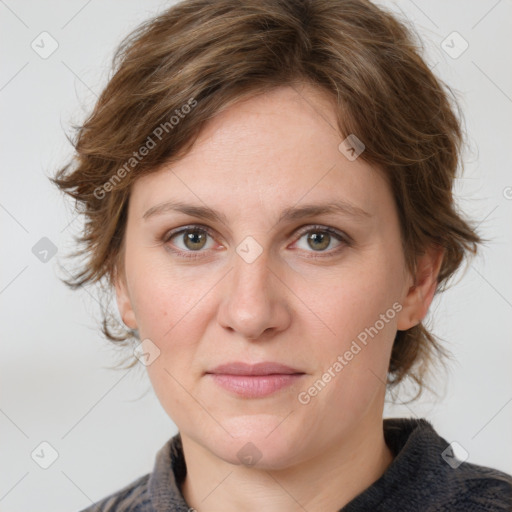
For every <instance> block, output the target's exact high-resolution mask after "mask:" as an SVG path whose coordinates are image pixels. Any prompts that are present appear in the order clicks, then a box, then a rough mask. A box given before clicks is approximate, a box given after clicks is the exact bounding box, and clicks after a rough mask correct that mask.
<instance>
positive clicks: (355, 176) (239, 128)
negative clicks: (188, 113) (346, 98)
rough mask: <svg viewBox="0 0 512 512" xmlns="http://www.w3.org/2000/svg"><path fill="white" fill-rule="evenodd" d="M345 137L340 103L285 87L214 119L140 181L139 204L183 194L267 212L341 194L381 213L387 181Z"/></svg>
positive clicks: (192, 199) (194, 199)
mask: <svg viewBox="0 0 512 512" xmlns="http://www.w3.org/2000/svg"><path fill="white" fill-rule="evenodd" d="M197 108H200V104H199V105H198V107H197ZM362 138H363V137H362ZM342 140H343V137H342V136H341V135H340V133H339V131H338V128H337V116H336V110H335V105H334V102H333V101H332V99H331V98H329V97H328V96H327V95H325V93H323V91H321V90H319V89H316V88H313V87H311V86H303V87H301V88H296V87H293V88H292V87H281V88H278V89H275V90H272V91H270V92H267V93H265V94H261V95H257V96H254V97H252V98H249V99H245V100H243V101H240V102H238V103H235V104H234V105H231V106H230V107H229V108H228V109H226V110H225V111H223V112H221V113H220V114H218V115H217V116H216V117H214V118H213V119H212V120H210V122H209V123H207V124H206V125H205V127H204V128H203V130H202V131H201V133H200V135H199V137H198V138H197V140H196V142H195V144H194V146H193V147H192V148H191V150H190V151H189V153H188V154H187V155H186V156H184V157H183V158H182V159H181V160H179V161H178V162H174V163H172V165H167V166H165V165H164V166H162V168H160V169H159V170H157V171H155V172H153V173H151V174H149V175H147V176H144V177H143V178H140V179H138V180H137V181H136V182H135V184H134V187H133V190H132V196H133V197H132V200H133V203H134V207H136V208H137V209H139V210H141V209H144V211H146V210H147V209H148V208H151V207H152V206H155V205H157V204H159V203H161V202H165V201H168V200H176V199H179V200H180V201H183V200H187V201H189V202H193V203H194V204H200V203H201V202H203V203H204V204H206V205H208V206H210V207H214V205H215V208H216V209H219V210H221V209H222V206H223V205H224V206H226V205H232V206H233V205H238V211H240V210H241V209H243V208H244V207H245V208H249V207H264V208H265V210H266V211H268V210H272V209H273V207H275V208H276V207H278V206H285V205H292V204H296V203H298V202H307V203H311V202H318V201H325V200H333V199H336V198H339V199H342V200H345V201H346V202H350V203H352V204H354V205H357V206H359V207H360V208H362V209H365V210H366V211H369V212H370V213H372V214H375V213H378V209H379V204H381V206H383V207H384V206H386V204H385V203H386V197H385V196H386V193H387V194H388V195H389V191H387V190H386V183H385V180H384V178H383V176H382V174H381V173H380V172H379V171H378V169H375V168H374V167H372V166H371V165H369V164H368V163H367V162H364V161H363V160H362V159H361V158H357V159H356V160H353V161H351V160H349V159H348V158H347V157H346V156H345V155H344V154H343V153H342V152H341V151H340V149H339V145H340V143H341V141H342ZM387 199H388V200H389V197H388V198H387ZM275 208H274V209H275Z"/></svg>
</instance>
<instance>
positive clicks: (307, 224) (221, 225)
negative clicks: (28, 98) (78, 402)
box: [116, 85, 442, 512]
mask: <svg viewBox="0 0 512 512" xmlns="http://www.w3.org/2000/svg"><path fill="white" fill-rule="evenodd" d="M198 108H200V105H199V106H198ZM336 126H337V123H336V117H335V113H334V106H333V104H332V103H331V101H330V99H329V98H328V97H327V96H325V95H324V93H323V92H322V91H320V90H317V89H315V88H314V87H312V86H309V85H305V86H303V87H301V88H295V87H294V88H292V87H281V88H278V89H275V90H274V91H272V92H270V93H266V94H265V95H258V96H255V97H252V98H250V99H249V100H244V101H242V102H239V103H237V104H235V105H233V106H231V107H230V108H228V109H227V110H225V111H224V112H223V113H221V114H219V115H218V116H217V117H216V118H214V119H213V120H211V121H210V123H209V124H208V125H207V126H206V127H205V128H204V129H203V131H202V132H201V135H200V137H199V139H198V140H197V141H196V143H195V145H194V147H193V148H192V150H191V151H190V152H189V153H188V154H187V156H185V157H184V158H183V159H182V160H180V161H179V162H178V163H174V164H172V166H171V165H168V166H163V167H162V168H161V169H158V170H156V171H155V172H154V173H151V174H149V175H147V176H144V177H142V178H139V179H138V180H137V181H136V182H135V184H134V186H133V188H132V193H131V197H130V206H129V213H128V221H127V229H126V234H125V239H124V246H123V269H122V271H121V272H119V275H120V277H119V279H118V280H117V282H116V293H117V301H118V306H119V310H120V313H121V316H122V318H123V321H124V322H125V323H126V325H128V326H130V327H132V328H137V329H138V330H139V334H140V338H141V340H144V339H150V340H151V342H152V343H154V344H155V345H156V346H157V347H158V349H159V350H160V354H159V356H158V357H157V358H156V359H155V360H154V361H153V362H152V363H151V364H150V365H149V366H148V367H147V370H148V374H149V377H150V380H151V383H152V385H153V387H154V389H155V392H156V394H157V396H158V398H159V400H160V402H161V404H162V406H163V408H164V409H165V411H166V412H167V413H168V415H169V416H170V418H172V420H173V421H174V423H175V424H176V425H177V426H178V428H179V430H180V432H181V436H182V439H183V446H184V453H185V458H186V463H187V478H186V480H185V482H184V485H183V486H182V491H183V494H184V496H185V499H186V500H187V502H188V504H189V505H190V506H192V507H194V508H196V509H197V510H198V511H200V512H209V511H218V510H224V511H231V510H246V511H251V510H266V511H274V510H276V511H277V510H279V511H280V512H283V511H284V512H286V511H297V510H303V508H302V507H304V508H305V509H307V510H308V511H310V512H313V511H323V512H325V511H326V510H338V509H339V508H341V507H342V506H344V505H345V504H346V503H347V502H348V501H350V500H351V499H352V498H353V497H355V496H356V495H357V494H359V493H360V492H362V491H363V490H364V489H365V488H367V487H368V486H369V485H371V483H373V482H374V481H375V480H377V479H378V478H379V477H380V476H381V475H382V473H383V472H384V471H385V469H386V468H387V467H388V466H389V464H390V463H391V461H392V458H393V456H392V454H391V452H390V450H389V449H388V448H387V446H386V444H385V442H384V437H383V431H382V413H383V404H384V396H385V381H386V376H387V368H388V364H389V358H390V355H391V348H392V344H393V340H394V337H395V334H396V331H397V329H400V330H404V329H408V328H410V327H412V326H414V325H416V324H417V323H418V322H419V321H420V320H421V319H422V318H423V317H424V316H425V315H426V313H427V310H428V307H429V305H430V303H431V300H432V298H433V294H434V291H435V287H436V277H437V274H438V271H439V266H440V263H441V258H442V254H441V253H440V252H439V251H437V252H436V251H434V250H430V251H427V252H426V253H425V254H424V255H423V256H422V257H421V258H420V259H419V260H418V273H417V275H416V276H411V275H410V274H409V273H408V272H407V271H406V268H405V260H404V255H403V252H402V246H401V243H400V226H399V222H398V217H397V212H396V207H395V203H394V199H393V196H392V194H391V191H390V189H389V187H388V184H387V182H386V180H385V179H384V177H383V175H382V174H381V172H380V171H379V170H378V169H376V168H374V167H372V166H370V165H369V164H367V163H366V162H364V161H363V160H362V159H361V158H357V159H356V160H354V161H350V160H349V159H348V158H346V156H345V155H344V154H343V153H342V152H341V151H340V150H339V149H338V146H339V144H340V142H341V141H342V137H341V136H340V134H339V133H338V132H337V130H336V129H335V127H336ZM356 135H357V134H356ZM359 135H360V134H359ZM360 138H361V139H364V137H363V136H361V137H360ZM171 200H173V201H181V202H184V203H189V204H193V205H198V206H208V207H210V208H213V209H215V210H218V211H219V212H221V213H223V214H224V215H225V217H226V219H225V221H222V222H221V221H217V220H204V219H201V218H197V217H194V216H190V215H187V214H184V213H180V212H175V211H164V212H160V213H159V214H154V215H151V216H149V217H147V218H143V215H144V213H145V212H146V211H148V210H149V209H150V208H153V207H155V206H158V205H161V204H163V203H165V202H167V201H171ZM332 200H344V201H348V202H350V203H351V204H352V205H355V206H357V207H359V208H361V209H363V210H365V211H366V212H367V213H368V214H369V216H367V217H366V216H364V217H360V218H357V217H352V216H349V215H345V214H343V215H342V214H337V213H334V214H328V215H315V216H309V217H307V218H302V219H296V220H287V221H285V222H278V218H279V216H280V214H281V212H282V211H283V210H284V209H285V208H287V207H300V206H303V205H304V204H306V203H307V204H310V203H323V204H325V203H327V202H329V201H332ZM197 224H199V225H200V226H202V227H203V228H210V229H211V232H212V234H211V235H209V234H203V238H199V239H197V238H196V240H195V242H194V243H195V244H196V245H194V243H190V242H188V244H187V239H186V238H185V237H184V233H181V234H178V235H175V236H173V237H172V238H171V239H169V237H167V239H166V238H165V235H166V233H169V231H171V230H174V229H176V228H183V227H190V226H191V225H192V228H191V232H192V233H194V227H193V226H194V225H197ZM315 225H320V227H321V228H326V227H330V228H333V229H335V230H337V231H339V232H340V233H341V234H346V235H348V236H349V237H350V239H351V240H352V241H351V242H350V243H349V244H346V243H345V242H343V241H340V240H338V239H337V238H336V237H335V236H334V235H331V236H330V238H329V234H326V233H325V231H322V229H319V228H315V227H314V226H315ZM301 230H304V232H300V231H301ZM313 233H316V234H317V236H318V235H321V234H324V235H325V236H324V238H323V239H322V240H323V241H316V242H315V241H314V240H313V241H311V240H310V241H309V243H308V234H313ZM200 235H201V234H199V236H200ZM249 236H250V237H253V238H254V239H255V240H256V241H257V243H258V244H259V247H260V248H261V250H262V252H261V254H260V255H259V256H258V257H257V258H256V259H255V260H254V261H252V262H250V263H248V262H247V261H246V260H245V259H244V258H243V257H241V256H240V255H239V253H238V252H237V247H239V246H240V247H245V248H247V247H249V252H251V254H254V252H253V251H254V250H255V249H254V247H255V246H254V245H244V243H243V242H247V240H246V237H249ZM198 240H199V241H198ZM240 244H241V245H240ZM171 248H174V249H175V250H177V251H179V250H181V251H183V252H187V251H188V254H191V253H192V254H193V255H196V256H198V257H197V258H196V259H187V258H185V257H184V256H180V255H179V254H176V253H173V252H172V250H171ZM393 304H398V305H399V308H400V311H399V312H396V314H395V315H393V318H392V319H389V316H391V315H390V314H388V315H387V316H386V318H387V319H388V321H387V322H383V323H384V327H383V328H381V329H380V330H379V331H378V334H377V335H375V336H373V337H372V338H369V341H368V343H367V344H366V345H365V346H362V345H361V344H359V345H360V346H361V350H360V351H359V352H358V353H357V354H356V355H354V356H353V358H352V359H351V360H350V361H348V362H347V364H346V365H344V366H343V369H342V370H341V371H338V372H334V373H335V376H334V377H332V378H331V379H330V381H329V382H328V383H326V385H325V387H323V388H322V389H321V391H319V392H318V393H317V394H316V395H315V396H313V397H311V399H310V401H309V402H308V403H307V404H304V403H301V402H300V401H299V400H298V396H299V393H301V392H304V391H305V390H306V391H307V390H308V388H310V387H311V386H312V384H313V383H314V382H315V381H318V379H321V378H322V375H323V374H324V373H325V372H326V371H327V369H328V368H332V367H333V363H334V362H335V361H337V358H338V356H340V355H342V356H343V354H344V353H345V352H346V351H347V350H348V349H349V348H350V346H351V343H352V342H353V340H355V339H357V336H358V335H359V334H360V333H361V332H363V331H364V330H365V328H369V327H370V326H375V325H376V322H377V320H379V318H382V317H381V316H380V315H383V314H386V311H388V310H389V309H390V308H392V306H393ZM379 325H380V324H379ZM232 361H244V362H249V363H256V362H261V361H273V362H279V363H283V364H286V365H288V366H292V367H294V368H296V369H299V370H300V371H301V372H304V373H305V375H303V376H302V377H301V378H299V379H297V381H296V384H294V385H292V386H290V387H287V388H284V389H282V390H279V391H277V392H275V393H274V394H271V395H270V396H267V397H263V398H242V397H238V396H235V395H233V394H231V393H230V392H228V391H226V390H224V389H223V388H221V387H219V386H218V385H217V384H216V383H215V382H214V381H213V380H212V378H211V376H208V375H205V372H206V371H208V370H211V369H212V368H214V367H215V366H216V365H219V364H222V363H227V362H232ZM331 372H332V371H331ZM247 443H252V445H248V446H249V447H247V446H246V445H247ZM253 445H254V447H256V449H257V450H256V449H255V448H253ZM244 446H246V448H245V449H246V450H249V451H251V450H252V452H251V453H252V454H254V459H256V458H258V457H260V458H259V459H258V461H257V462H256V463H255V464H253V465H251V466H247V465H243V464H241V460H240V458H239V456H238V455H237V453H238V452H239V450H240V449H241V448H243V447H244Z"/></svg>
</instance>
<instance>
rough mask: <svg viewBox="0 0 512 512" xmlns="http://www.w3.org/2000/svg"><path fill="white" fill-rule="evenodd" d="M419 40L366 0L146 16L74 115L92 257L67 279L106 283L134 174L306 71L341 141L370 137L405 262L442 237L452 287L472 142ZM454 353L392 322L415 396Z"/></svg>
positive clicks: (238, 1) (69, 185)
mask: <svg viewBox="0 0 512 512" xmlns="http://www.w3.org/2000/svg"><path fill="white" fill-rule="evenodd" d="M418 39H419V38H418ZM422 49H423V48H422V46H421V43H418V42H416V40H415V38H414V37H413V30H412V29H411V28H407V26H406V24H405V23H404V22H401V21H399V20H398V19H397V17H396V16H395V15H394V14H391V13H390V12H387V11H386V10H385V9H383V8H380V7H377V6H376V5H374V4H372V3H371V2H369V1H367V0H215V1H208V0H185V1H183V2H181V3H179V4H176V5H175V6H173V7H171V8H170V9H168V10H167V11H165V12H163V13H162V14H160V15H158V16H157V17H155V18H154V19H151V20H149V21H147V22H145V23H144V24H142V25H141V26H140V27H139V28H137V29H136V30H135V31H134V32H133V33H132V34H130V35H129V36H128V37H127V38H126V39H125V40H124V41H123V42H122V43H121V45H120V46H119V48H118V50H117V52H116V54H115V56H114V60H113V75H112V77H111V79H110V81H109V82H108V85H107V86H106V88H105V89H104V90H103V92H102V94H101V96H100V98H99V100H98V101H97V103H96V106H95V108H94V110H93V112H92V113H91V115H90V116H89V117H88V119H86V121H85V123H84V124H83V125H82V126H80V127H78V130H77V134H76V139H75V141H74V147H75V150H76V155H75V157H74V158H73V160H72V161H71V162H70V163H68V165H66V166H65V167H63V168H62V169H60V170H59V171H58V173H57V175H56V177H55V178H54V179H53V181H54V182H55V183H56V184H57V186H58V187H60V189H61V190H63V191H65V192H66V193H67V194H69V195H70V196H71V197H73V198H74V199H75V200H76V203H75V204H76V207H77V208H78V209H79V211H80V212H81V213H82V214H83V215H84V216H85V228H84V231H83V233H82V236H81V237H80V238H79V242H80V244H81V249H79V250H78V251H77V252H75V255H81V256H86V262H85V263H84V264H83V266H82V268H81V270H80V271H79V272H78V273H77V274H76V275H75V276H74V277H73V279H68V280H67V281H66V280H65V282H67V284H68V285H69V286H71V287H74V288H76V287H79V286H81V285H82V284H85V283H102V284H103V285H104V286H106V289H109V288H110V289H111V285H112V284H113V279H114V278H115V273H116V271H119V268H120V264H121V263H122V261H121V258H120V256H121V255H122V246H123V243H122V242H123V235H124V231H125V225H126V218H127V206H128V200H129V195H130V187H131V184H132V183H133V182H134V181H135V180H137V179H138V178H139V177H140V176H142V175H144V174H147V173H150V172H154V171H155V170H156V169H157V168H158V166H160V165H161V164H163V163H165V162H170V161H175V160H178V159H179V158H180V157H181V156H183V155H184V154H185V153H186V152H187V151H188V149H190V147H191V146H192V144H193V142H194V141H195V138H196V137H197V135H198V134H199V132H200V130H201V127H202V126H203V125H204V123H205V122H206V121H207V120H208V119H211V118H212V117H214V116H215V115H216V114H218V113H219V112H221V111H222V110H224V109H226V108H227V107H228V106H230V105H231V104H233V103H234V102H235V101H238V100H239V99H242V98H244V97H250V96H252V95H255V94H258V93H261V92H265V91H268V90H270V89H272V88H275V87H278V86H282V85H293V84H295V83H300V82H302V83H304V82H307V83H310V84H313V85H315V86H316V87H318V88H321V89H322V90H323V91H325V93H327V94H328V95H330V97H332V98H333V100H334V102H335V105H337V116H338V128H339V130H340V133H341V134H342V135H341V137H342V138H341V139H340V142H341V140H343V139H344V138H345V137H346V136H348V135H349V134H355V135H356V136H357V137H358V138H359V139H360V140H362V141H363V143H364V144H365V151H364V152H363V153H362V154H361V155H360V158H362V159H364V160H365V161H367V162H369V163H371V164H375V165H376V166H379V167H380V168H382V169H383V170H384V173H385V176H386V178H387V179H388V182H389V183H390V186H391V189H392V192H393V194H394V198H395V201H396V206H397V209H398V213H399V219H400V224H401V233H402V242H403V250H404V254H405V258H406V262H407V267H408V269H409V270H410V271H411V272H415V269H416V267H415V262H416V258H417V256H418V255H419V254H421V253H422V251H424V250H425V249H426V248H427V247H428V246H429V245H430V244H432V243H434V244H439V245H441V246H443V247H444V249H445V256H444V259H443V262H442V266H441V269H440V273H439V278H438V289H437V291H436V293H437V292H439V291H442V290H444V289H445V288H446V282H447V280H448V278H449V277H450V276H452V275H453V274H454V272H455V271H456V270H457V268H458V267H459V266H460V264H461V263H462V261H463V259H464V257H465V256H466V253H468V252H471V253H473V254H476V252H477V244H478V243H480V242H482V239H481V238H480V237H479V236H478V235H477V234H476V232H475V231H474V230H473V229H472V228H471V227H470V225H469V223H468V222H467V221H465V220H464V219H463V218H462V216H461V215H460V214H459V212H458V211H457V208H456V205H455V203H454V198H453V195H452V187H453V183H454V179H455V177H456V172H457V167H458V165H459V161H460V152H461V148H462V143H463V138H462V135H463V133H462V129H461V123H460V121H459V119H458V117H457V116H456V115H455V113H454V111H453V106H457V103H456V102H453V106H452V104H451V101H450V100H449V98H448V95H447V92H448V91H449V92H451V89H450V88H449V87H448V86H446V85H445V84H444V83H443V82H441V81H440V80H439V79H438V78H436V77H435V76H434V75H433V73H432V72H431V70H430V69H429V67H428V66H427V64H426V63H425V62H424V60H423V59H422V57H421V56H420V55H421V52H422ZM457 109H458V112H459V115H460V109H459V108H458V106H457ZM144 148H145V149H144ZM103 332H104V334H105V335H106V336H107V337H108V338H109V339H111V340H112V341H115V342H117V343H119V344H122V345H124V344H126V343H127V341H126V340H129V339H137V336H138V334H137V332H136V331H130V330H127V329H126V328H125V326H121V325H120V324H119V322H116V320H115V317H114V316H113V314H112V311H111V310H110V309H109V308H108V307H104V316H103ZM447 355H448V352H447V351H446V350H445V348H444V347H443V346H442V345H441V344H440V343H439V341H438V340H437V339H436V338H435V337H434V335H432V334H431V333H430V332H429V331H428V330H427V329H426V328H425V326H424V325H423V324H421V323H420V324H418V325H416V326H415V327H412V328H411V329H409V330H407V331H399V332H397V335H396V338H395V341H394V345H393V350H392V356H391V360H390V363H389V373H388V386H390V387H392V386H394V385H396V384H398V383H399V382H401V381H402V380H403V379H404V378H405V377H406V376H409V377H410V378H412V380H413V381H414V382H415V383H416V384H417V385H418V387H419V392H418V394H417V395H416V396H419V395H420V394H421V392H422V390H423V386H424V385H425V382H424V377H425V375H426V372H427V369H428V367H429V364H430V363H431V362H432V361H433V360H438V361H442V359H443V358H444V357H446V356H447ZM435 356H437V357H435ZM135 362H136V360H135V359H134V360H133V362H132V364H131V365H130V367H131V366H132V365H133V364H135ZM427 387H428V386H427Z"/></svg>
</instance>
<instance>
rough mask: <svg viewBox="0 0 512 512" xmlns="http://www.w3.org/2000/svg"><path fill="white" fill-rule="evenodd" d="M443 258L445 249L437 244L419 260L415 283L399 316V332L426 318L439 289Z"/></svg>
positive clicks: (414, 277)
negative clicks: (438, 279) (438, 280)
mask: <svg viewBox="0 0 512 512" xmlns="http://www.w3.org/2000/svg"><path fill="white" fill-rule="evenodd" d="M443 256H444V248H443V247H441V246H439V245H437V244H435V245H432V246H431V247H430V248H429V249H428V250H427V251H425V253H424V254H423V255H421V256H420V257H419V258H418V260H417V269H416V275H415V276H413V279H414V282H413V283H412V285H411V286H410V287H409V290H408V292H407V296H406V297H405V299H404V301H403V303H402V306H403V309H402V311H400V314H399V315H398V321H397V329H398V330H399V331H405V330H407V329H410V328H411V327H414V326H415V325H418V324H419V323H420V322H421V321H422V320H423V318H424V317H425V316H426V314H427V312H428V308H429V307H430V304H431V303H432V300H433V298H434V294H435V292H436V289H437V284H438V282H437V278H438V275H439V271H440V269H441V264H442V261H443Z"/></svg>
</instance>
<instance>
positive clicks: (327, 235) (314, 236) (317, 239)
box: [297, 227, 348, 253]
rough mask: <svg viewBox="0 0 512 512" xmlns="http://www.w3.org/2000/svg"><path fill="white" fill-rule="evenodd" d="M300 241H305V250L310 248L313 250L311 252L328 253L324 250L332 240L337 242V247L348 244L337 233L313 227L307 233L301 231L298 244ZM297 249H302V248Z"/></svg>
mask: <svg viewBox="0 0 512 512" xmlns="http://www.w3.org/2000/svg"><path fill="white" fill-rule="evenodd" d="M302 239H305V240H306V244H307V247H306V248H305V250H308V248H311V249H313V252H329V253H330V252H331V251H326V249H327V248H328V247H329V246H330V245H331V243H332V242H333V240H336V241H338V242H339V244H338V247H339V246H340V245H343V244H345V245H347V244H348V240H347V239H345V237H344V236H343V235H342V234H341V233H338V232H337V231H335V230H333V229H331V228H327V227H314V228H312V229H311V228H310V229H309V230H308V231H303V232H302V233H301V236H300V237H299V239H298V242H300V241H301V240H302ZM298 242H297V243H298ZM299 248H300V249H304V247H299ZM335 249H336V248H335Z"/></svg>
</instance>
